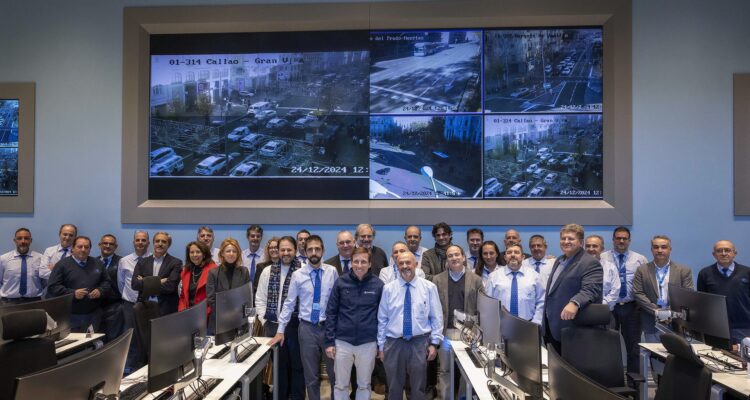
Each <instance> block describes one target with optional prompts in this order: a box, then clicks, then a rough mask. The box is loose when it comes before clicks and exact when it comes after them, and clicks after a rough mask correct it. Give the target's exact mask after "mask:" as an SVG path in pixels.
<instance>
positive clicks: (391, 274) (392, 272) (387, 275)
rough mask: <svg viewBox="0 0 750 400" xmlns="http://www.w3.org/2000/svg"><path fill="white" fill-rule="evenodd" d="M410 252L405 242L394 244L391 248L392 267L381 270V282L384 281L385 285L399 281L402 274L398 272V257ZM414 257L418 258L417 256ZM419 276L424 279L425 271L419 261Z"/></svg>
mask: <svg viewBox="0 0 750 400" xmlns="http://www.w3.org/2000/svg"><path fill="white" fill-rule="evenodd" d="M408 251H409V247H408V245H407V244H406V243H404V242H396V243H394V244H393V247H392V248H391V265H389V266H387V267H385V268H383V269H381V270H380V276H379V278H380V280H381V281H383V283H385V284H389V283H391V282H393V281H395V280H397V279H398V277H399V276H400V275H401V273H400V272H398V265H396V260H397V259H398V256H400V255H401V254H403V253H407V252H408ZM414 257H415V258H416V256H414ZM417 276H418V277H420V278H424V271H422V268H419V261H417Z"/></svg>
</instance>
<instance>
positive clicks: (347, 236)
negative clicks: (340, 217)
mask: <svg viewBox="0 0 750 400" xmlns="http://www.w3.org/2000/svg"><path fill="white" fill-rule="evenodd" d="M354 244H355V242H354V236H352V233H351V232H349V231H341V232H339V234H338V235H336V249H337V250H338V254H336V255H335V256H333V257H331V258H329V259H327V260H325V263H326V264H328V265H332V266H334V267H336V271H337V272H338V273H339V275H342V274H348V273H349V269H350V268H351V267H352V253H353V252H354ZM375 277H376V278H377V275H375Z"/></svg>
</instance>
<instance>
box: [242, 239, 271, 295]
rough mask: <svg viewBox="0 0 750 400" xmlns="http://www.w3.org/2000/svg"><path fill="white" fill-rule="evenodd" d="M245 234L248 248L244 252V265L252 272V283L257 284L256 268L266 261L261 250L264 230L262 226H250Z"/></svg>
mask: <svg viewBox="0 0 750 400" xmlns="http://www.w3.org/2000/svg"><path fill="white" fill-rule="evenodd" d="M245 233H246V236H247V245H248V247H247V249H245V250H243V251H242V265H244V266H245V267H247V269H248V270H249V271H250V282H255V281H256V279H255V274H256V271H257V269H256V266H257V265H258V264H260V263H262V262H264V261H266V256H265V254H263V251H261V249H260V243H261V242H262V241H263V228H262V227H261V226H260V225H250V227H248V228H247V231H246V232H245ZM253 290H255V288H253Z"/></svg>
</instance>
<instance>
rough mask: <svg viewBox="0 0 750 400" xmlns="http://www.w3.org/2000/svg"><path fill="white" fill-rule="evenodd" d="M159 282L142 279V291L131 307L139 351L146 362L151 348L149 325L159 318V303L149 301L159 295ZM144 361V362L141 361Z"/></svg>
mask: <svg viewBox="0 0 750 400" xmlns="http://www.w3.org/2000/svg"><path fill="white" fill-rule="evenodd" d="M160 290H161V281H160V280H159V277H158V276H147V277H145V278H143V290H141V293H140V294H139V296H138V301H137V302H136V303H135V305H133V315H134V316H135V325H136V328H138V340H139V342H138V343H140V344H141V346H142V348H141V351H142V353H141V354H143V355H145V357H146V360H148V354H149V351H150V348H151V347H150V346H151V324H150V321H151V320H152V319H154V318H159V303H157V302H155V301H152V300H149V298H151V297H152V296H156V295H158V294H159V291H160ZM141 361H145V360H141Z"/></svg>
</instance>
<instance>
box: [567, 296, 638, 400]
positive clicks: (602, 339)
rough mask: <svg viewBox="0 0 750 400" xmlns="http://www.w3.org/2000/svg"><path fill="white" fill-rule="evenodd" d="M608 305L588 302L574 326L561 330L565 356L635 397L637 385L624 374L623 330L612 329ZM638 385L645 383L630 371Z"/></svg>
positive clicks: (589, 374)
mask: <svg viewBox="0 0 750 400" xmlns="http://www.w3.org/2000/svg"><path fill="white" fill-rule="evenodd" d="M609 320H610V312H609V307H608V306H607V305H606V304H589V305H588V306H586V307H584V308H583V309H582V310H580V311H579V312H578V314H577V315H576V317H575V319H574V320H573V323H574V325H573V326H570V327H567V328H564V329H563V330H562V340H561V344H562V358H563V359H564V360H565V361H567V362H568V363H569V364H571V365H572V366H573V367H574V368H576V369H577V370H578V371H580V372H581V373H582V374H583V375H585V376H587V377H588V378H589V379H591V380H593V381H595V382H596V383H598V384H600V385H602V386H604V387H606V388H607V389H608V390H610V391H612V392H614V393H616V394H619V395H621V396H629V397H632V398H636V397H637V396H638V390H637V388H636V389H634V388H631V387H629V386H627V384H626V382H625V375H624V374H623V372H624V370H623V362H622V347H621V345H620V332H618V331H616V330H613V329H610V328H609ZM627 376H628V378H629V379H631V380H632V381H633V382H634V383H635V385H636V387H637V386H639V385H641V384H642V383H643V382H644V379H643V377H642V376H640V375H639V374H635V373H628V374H627Z"/></svg>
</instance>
